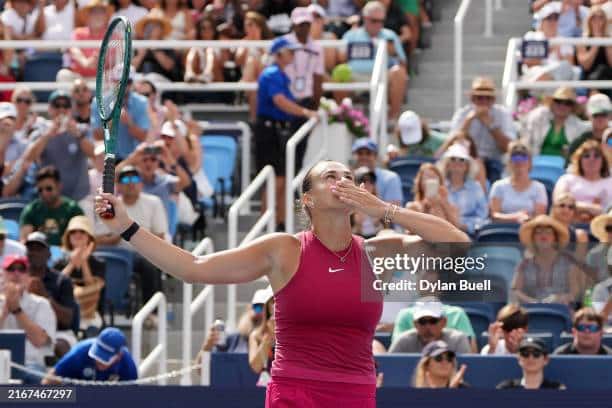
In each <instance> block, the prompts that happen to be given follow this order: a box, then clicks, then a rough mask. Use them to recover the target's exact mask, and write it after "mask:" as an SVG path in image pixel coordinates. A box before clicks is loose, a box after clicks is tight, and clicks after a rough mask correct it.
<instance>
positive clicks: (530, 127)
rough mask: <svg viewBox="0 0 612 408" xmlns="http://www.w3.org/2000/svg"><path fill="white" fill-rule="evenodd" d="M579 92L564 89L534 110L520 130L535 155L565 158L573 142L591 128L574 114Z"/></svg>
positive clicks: (560, 89)
mask: <svg viewBox="0 0 612 408" xmlns="http://www.w3.org/2000/svg"><path fill="white" fill-rule="evenodd" d="M575 106H576V92H575V91H574V90H573V89H571V88H565V87H561V88H559V89H557V90H556V91H555V93H554V94H553V95H552V101H550V102H548V103H546V104H544V105H542V106H540V107H538V108H536V109H534V110H532V111H531V112H529V114H528V115H527V119H526V121H525V123H524V126H523V128H522V129H521V135H522V137H523V138H524V139H525V141H526V143H527V144H528V145H529V148H530V149H531V152H532V154H533V155H534V156H537V155H540V154H546V155H555V156H565V155H566V154H567V151H568V148H569V145H570V143H572V142H573V141H574V140H576V139H577V138H578V137H580V135H582V134H583V133H584V132H585V131H586V130H587V128H588V125H585V124H584V123H583V122H582V121H581V120H580V119H579V118H578V117H577V116H576V114H575V113H574V108H575Z"/></svg>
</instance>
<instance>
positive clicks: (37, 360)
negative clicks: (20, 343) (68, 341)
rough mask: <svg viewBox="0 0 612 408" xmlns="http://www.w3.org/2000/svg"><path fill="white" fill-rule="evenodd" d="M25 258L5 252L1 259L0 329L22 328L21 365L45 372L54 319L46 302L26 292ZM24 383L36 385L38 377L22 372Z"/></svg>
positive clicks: (53, 335) (51, 349)
mask: <svg viewBox="0 0 612 408" xmlns="http://www.w3.org/2000/svg"><path fill="white" fill-rule="evenodd" d="M28 266H29V265H28V259H27V258H26V257H25V256H20V255H8V256H7V257H5V258H4V260H3V261H2V270H3V274H4V287H3V289H2V296H1V297H0V299H1V302H2V309H1V312H0V313H1V314H0V329H2V330H23V331H24V332H25V335H26V342H25V365H26V367H28V368H30V369H34V370H36V371H38V372H43V373H44V372H45V370H46V369H45V356H48V355H51V354H53V348H52V346H53V342H54V340H55V330H56V329H55V326H56V318H55V313H54V312H53V309H52V308H51V305H50V304H49V301H48V300H47V299H45V298H44V297H41V296H37V295H35V294H33V293H30V291H29V287H30V275H29V273H28ZM24 383H25V384H38V383H40V377H36V376H34V375H30V374H26V375H25V378H24Z"/></svg>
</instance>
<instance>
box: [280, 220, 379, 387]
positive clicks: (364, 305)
mask: <svg viewBox="0 0 612 408" xmlns="http://www.w3.org/2000/svg"><path fill="white" fill-rule="evenodd" d="M298 237H299V239H300V243H301V255H300V263H299V267H298V270H297V271H296V273H295V275H294V276H293V277H292V278H291V280H290V281H289V282H288V283H287V284H286V285H285V287H283V288H282V289H281V290H280V291H279V292H278V293H277V294H276V295H275V296H274V298H275V301H276V303H275V307H274V311H275V318H276V348H275V357H274V362H273V363H272V377H273V378H275V377H288V378H299V379H306V380H318V381H333V382H344V383H354V384H375V383H376V373H375V368H374V357H373V356H372V340H373V338H374V332H375V330H376V325H377V323H378V322H379V320H380V316H381V313H382V296H381V294H380V293H378V292H374V290H373V289H372V282H373V281H374V274H373V272H372V268H371V266H370V263H369V261H368V259H367V256H366V254H365V249H364V241H363V238H361V237H358V236H353V244H352V248H351V250H350V251H349V255H348V256H347V258H346V260H345V262H344V263H342V262H341V261H340V259H339V258H338V257H337V256H335V255H334V253H333V252H331V251H330V250H329V249H327V248H326V247H325V246H323V244H322V243H321V242H320V241H319V240H318V239H317V238H316V237H315V236H314V234H313V233H312V232H311V231H306V232H303V233H301V234H299V235H298ZM347 250H348V249H347ZM347 250H344V251H342V252H340V253H338V254H339V255H344V254H345V253H346V251H347ZM364 298H367V299H368V301H366V300H364Z"/></svg>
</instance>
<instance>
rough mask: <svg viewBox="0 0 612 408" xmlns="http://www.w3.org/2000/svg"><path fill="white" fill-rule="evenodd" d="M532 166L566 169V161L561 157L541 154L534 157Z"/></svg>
mask: <svg viewBox="0 0 612 408" xmlns="http://www.w3.org/2000/svg"><path fill="white" fill-rule="evenodd" d="M532 165H533V166H534V167H535V166H538V167H554V168H558V169H565V159H564V158H563V157H561V156H552V155H546V154H540V155H538V156H534V157H533V159H532Z"/></svg>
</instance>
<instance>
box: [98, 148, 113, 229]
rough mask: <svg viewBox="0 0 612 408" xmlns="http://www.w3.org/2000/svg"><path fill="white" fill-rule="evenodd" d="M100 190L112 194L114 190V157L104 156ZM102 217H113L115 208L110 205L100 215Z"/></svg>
mask: <svg viewBox="0 0 612 408" xmlns="http://www.w3.org/2000/svg"><path fill="white" fill-rule="evenodd" d="M102 191H103V192H105V193H110V194H113V193H114V192H115V157H114V156H106V157H105V158H104V173H103V175H102ZM100 216H101V217H102V218H107V219H109V218H114V217H115V209H114V208H113V207H112V206H111V208H109V209H108V210H106V212H104V213H102V214H101V215H100Z"/></svg>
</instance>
